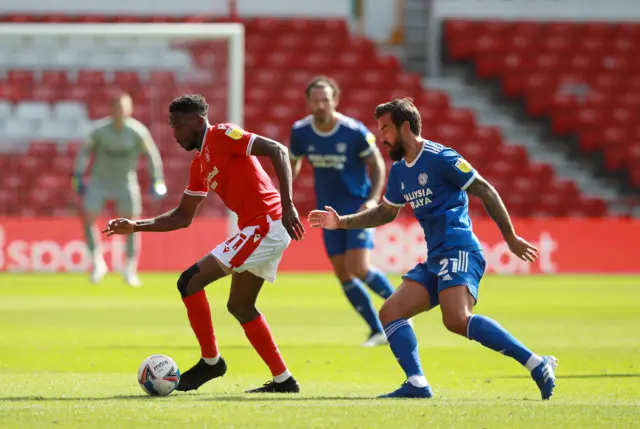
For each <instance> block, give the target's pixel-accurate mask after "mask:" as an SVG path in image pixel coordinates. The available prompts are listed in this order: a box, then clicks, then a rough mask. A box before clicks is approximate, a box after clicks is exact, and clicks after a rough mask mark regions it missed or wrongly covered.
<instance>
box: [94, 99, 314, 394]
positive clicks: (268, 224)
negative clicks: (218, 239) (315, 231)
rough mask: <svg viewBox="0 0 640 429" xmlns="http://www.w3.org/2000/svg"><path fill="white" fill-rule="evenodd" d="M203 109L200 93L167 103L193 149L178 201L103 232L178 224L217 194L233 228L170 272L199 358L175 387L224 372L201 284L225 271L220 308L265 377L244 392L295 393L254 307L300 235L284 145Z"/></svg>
mask: <svg viewBox="0 0 640 429" xmlns="http://www.w3.org/2000/svg"><path fill="white" fill-rule="evenodd" d="M208 108H209V106H208V105H207V103H206V101H205V99H204V97H202V96H200V95H183V96H181V97H178V98H176V99H174V100H173V101H172V102H171V104H170V105H169V122H170V125H171V127H172V128H173V131H174V135H175V138H176V140H177V142H178V144H179V145H180V146H181V147H182V148H183V149H185V150H187V151H193V150H195V151H196V154H195V156H194V158H193V162H192V163H191V171H190V176H189V184H188V185H187V188H186V190H185V191H184V194H183V196H182V199H181V200H180V204H179V205H178V207H176V208H175V209H173V210H172V211H170V212H168V213H165V214H162V215H160V216H158V217H155V218H153V219H144V220H135V221H133V220H129V219H122V218H119V219H114V220H111V221H110V222H109V224H108V226H107V228H106V229H105V230H104V232H106V234H107V235H112V234H125V235H128V234H133V233H136V232H143V231H159V232H164V231H173V230H176V229H180V228H186V227H188V226H189V225H190V224H191V221H192V220H193V218H194V216H195V214H196V210H197V208H198V206H199V205H200V203H201V202H202V200H203V199H204V198H205V197H206V196H207V193H208V192H209V191H214V192H215V193H216V194H218V196H219V197H220V199H222V201H223V202H224V203H225V205H226V206H227V207H228V208H229V209H230V210H232V211H233V212H235V213H236V214H237V215H238V227H239V230H240V232H239V233H238V234H236V235H235V236H233V237H231V238H230V239H228V240H227V241H225V242H224V243H221V244H219V245H218V246H217V247H215V248H214V249H213V250H212V251H211V252H210V253H208V254H207V255H205V256H203V257H202V258H201V259H200V260H199V261H198V262H197V263H195V264H193V265H192V266H191V267H189V268H187V269H186V270H185V271H184V272H183V273H182V274H181V275H180V277H179V279H178V291H179V292H180V296H181V297H182V301H183V303H184V305H185V307H186V309H187V316H188V318H189V322H190V324H191V328H192V329H193V332H194V334H195V335H196V337H197V339H198V342H199V343H200V350H201V353H202V358H201V359H200V360H199V361H198V363H196V365H195V366H193V367H192V368H191V369H189V370H188V371H186V372H185V373H184V374H182V376H181V377H180V382H179V384H178V387H177V390H180V391H185V392H186V391H189V390H195V389H198V388H199V387H200V386H201V385H203V384H204V383H206V382H207V381H209V380H212V379H214V378H217V377H222V376H223V375H224V374H225V373H226V371H227V364H226V362H225V360H224V359H223V358H222V356H221V355H220V353H219V352H218V345H217V343H216V337H215V334H214V330H213V323H212V321H211V310H210V308H209V302H208V300H207V296H206V294H205V291H204V288H205V287H206V286H207V285H208V284H210V283H212V282H214V281H216V280H218V279H220V278H222V277H225V276H227V275H229V274H230V275H231V290H230V293H229V300H228V302H227V308H228V309H229V312H230V313H231V314H232V315H233V316H234V317H235V318H236V319H237V320H238V322H240V324H241V325H242V328H243V329H244V332H245V334H246V336H247V338H248V339H249V342H250V343H251V345H252V346H253V348H254V349H255V350H256V352H258V354H259V355H260V357H261V358H262V360H263V361H264V362H265V364H267V366H268V367H269V369H270V370H271V374H272V376H273V380H271V381H269V382H267V383H265V384H264V386H262V387H259V388H257V389H253V390H250V391H248V392H249V393H269V392H274V393H276V392H280V393H296V392H299V390H300V388H299V386H298V383H297V381H296V380H295V379H294V378H293V376H292V375H291V373H290V372H289V370H288V369H287V366H286V365H285V362H284V360H283V358H282V355H281V354H280V351H279V350H278V346H277V345H276V343H275V341H274V339H273V337H272V334H271V330H270V328H269V325H268V324H267V321H266V319H265V317H264V316H263V315H262V314H260V312H259V311H258V309H257V308H256V300H257V298H258V295H259V293H260V289H261V288H262V285H263V283H264V281H265V280H267V281H269V282H271V283H273V282H274V281H275V278H276V271H277V268H278V264H279V263H280V259H281V258H282V254H283V252H284V250H285V249H286V248H287V247H288V245H289V243H290V242H291V239H292V238H293V239H295V240H300V239H302V236H303V233H304V228H303V227H302V224H301V223H300V220H299V218H298V213H297V211H296V208H295V207H294V205H293V202H292V199H291V168H290V166H289V161H288V153H287V149H286V147H284V146H283V145H281V144H280V143H277V142H275V141H273V140H270V139H268V138H265V137H262V136H258V135H256V134H253V133H249V132H247V131H244V130H243V129H241V128H239V127H238V126H236V125H234V124H217V125H210V124H209V122H208V120H207V111H208ZM256 156H268V157H269V158H270V159H271V161H272V162H273V165H274V167H275V171H276V174H277V176H278V180H279V181H280V189H281V194H280V193H278V191H277V190H276V188H275V186H274V184H273V183H272V182H271V179H270V178H269V176H268V175H267V173H266V172H265V171H264V170H263V169H262V166H261V165H260V162H259V161H258V159H257V158H256Z"/></svg>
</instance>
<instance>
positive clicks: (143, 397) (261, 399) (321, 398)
mask: <svg viewBox="0 0 640 429" xmlns="http://www.w3.org/2000/svg"><path fill="white" fill-rule="evenodd" d="M175 397H179V398H187V399H195V400H198V401H215V402H270V401H370V400H373V399H375V398H374V397H364V396H288V395H284V396H213V397H212V396H200V395H175V396H174V395H170V396H167V397H163V398H158V397H154V396H148V395H115V396H82V397H72V396H58V397H56V396H35V395H31V396H13V397H6V398H3V397H0V402H3V401H7V402H58V401H74V402H77V401H79V402H84V401H92V402H93V401H131V400H137V401H157V400H167V399H174V398H175ZM165 398H166V399H165Z"/></svg>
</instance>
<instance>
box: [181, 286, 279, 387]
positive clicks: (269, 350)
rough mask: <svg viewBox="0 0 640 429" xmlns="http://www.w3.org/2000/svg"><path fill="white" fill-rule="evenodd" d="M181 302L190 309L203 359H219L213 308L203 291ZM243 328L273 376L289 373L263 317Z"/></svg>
mask: <svg viewBox="0 0 640 429" xmlns="http://www.w3.org/2000/svg"><path fill="white" fill-rule="evenodd" d="M182 302H184V306H185V307H186V308H187V316H188V317H189V323H190V324H191V329H192V330H193V333H194V334H195V335H196V338H198V343H200V351H201V352H202V357H203V358H214V357H216V356H218V355H219V353H218V345H217V344H216V337H215V334H214V332H213V322H212V321H211V309H210V308H209V301H208V300H207V295H206V294H205V292H204V290H201V291H200V292H198V293H196V294H194V295H191V296H188V297H186V298H182ZM242 328H243V329H244V333H245V335H246V336H247V338H248V339H249V342H250V343H251V345H252V346H253V348H254V349H255V350H256V351H257V352H258V354H259V355H260V357H261V358H262V360H263V361H264V363H266V364H267V366H268V367H269V370H271V374H272V375H273V376H274V377H276V376H279V375H283V374H284V373H285V372H286V371H287V365H286V364H285V363H284V359H282V355H281V354H280V351H279V350H278V346H277V345H276V342H275V341H274V340H273V337H272V335H271V329H269V325H268V324H267V320H266V319H265V317H264V316H263V315H262V314H261V315H260V316H258V317H256V318H255V319H253V320H252V321H251V322H249V323H245V324H244V325H242Z"/></svg>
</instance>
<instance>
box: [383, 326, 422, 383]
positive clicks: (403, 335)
mask: <svg viewBox="0 0 640 429" xmlns="http://www.w3.org/2000/svg"><path fill="white" fill-rule="evenodd" d="M384 333H385V334H386V335H387V341H389V346H390V347H391V351H392V352H393V355H394V356H395V357H396V359H397V360H398V363H399V364H400V366H401V367H402V369H403V370H404V373H405V374H406V375H407V380H411V378H415V376H418V377H420V376H421V377H424V372H423V371H422V365H421V364H420V356H419V355H418V340H417V338H416V334H415V333H414V332H413V328H412V327H411V325H409V322H408V321H407V319H396V320H394V321H393V322H391V323H389V324H388V325H387V326H385V327H384ZM424 384H425V385H426V380H425V383H424Z"/></svg>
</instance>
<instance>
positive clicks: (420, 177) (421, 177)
mask: <svg viewBox="0 0 640 429" xmlns="http://www.w3.org/2000/svg"><path fill="white" fill-rule="evenodd" d="M427 180H429V176H427V173H420V174H419V175H418V183H419V184H420V186H424V185H426V184H427Z"/></svg>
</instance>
